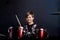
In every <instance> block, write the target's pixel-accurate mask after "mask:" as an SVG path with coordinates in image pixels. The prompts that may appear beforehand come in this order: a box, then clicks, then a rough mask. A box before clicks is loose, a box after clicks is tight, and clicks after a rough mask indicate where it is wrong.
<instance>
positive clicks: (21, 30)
mask: <svg viewBox="0 0 60 40" xmlns="http://www.w3.org/2000/svg"><path fill="white" fill-rule="evenodd" d="M22 37H23V27H20V28H19V38H22Z"/></svg>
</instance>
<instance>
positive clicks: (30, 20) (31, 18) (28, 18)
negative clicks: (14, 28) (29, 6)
mask: <svg viewBox="0 0 60 40" xmlns="http://www.w3.org/2000/svg"><path fill="white" fill-rule="evenodd" d="M33 20H34V17H33V16H32V15H28V16H27V18H26V21H27V22H28V23H31V22H33Z"/></svg>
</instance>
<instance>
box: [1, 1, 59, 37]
mask: <svg viewBox="0 0 60 40" xmlns="http://www.w3.org/2000/svg"><path fill="white" fill-rule="evenodd" d="M58 2H60V1H59V0H0V33H3V34H6V35H7V34H8V28H9V27H10V26H13V27H17V20H16V18H15V14H17V15H18V17H19V20H20V21H21V23H22V25H24V24H25V18H24V14H25V13H26V12H27V11H30V10H32V11H34V13H35V22H36V23H39V24H40V25H41V26H43V27H44V28H46V29H47V30H48V32H49V34H50V35H52V36H56V37H57V36H58V35H59V34H58V33H59V30H60V28H59V27H60V26H59V25H60V22H59V21H60V17H59V16H58V15H51V14H53V13H54V12H57V11H59V10H60V9H59V7H58V6H59V5H60V4H59V3H58Z"/></svg>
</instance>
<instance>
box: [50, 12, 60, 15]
mask: <svg viewBox="0 0 60 40" xmlns="http://www.w3.org/2000/svg"><path fill="white" fill-rule="evenodd" d="M51 15H60V12H54V13H53V14H51Z"/></svg>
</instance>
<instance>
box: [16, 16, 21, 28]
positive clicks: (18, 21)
mask: <svg viewBox="0 0 60 40" xmlns="http://www.w3.org/2000/svg"><path fill="white" fill-rule="evenodd" d="M15 16H16V19H17V21H18V24H19V25H20V27H21V23H20V21H19V19H18V16H17V15H15Z"/></svg>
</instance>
